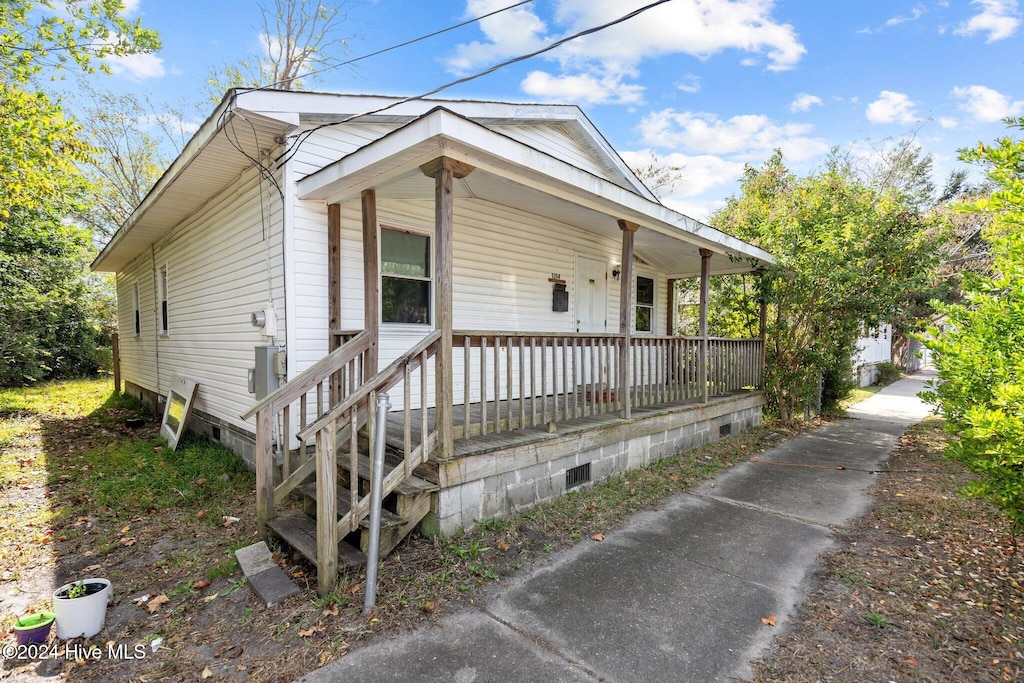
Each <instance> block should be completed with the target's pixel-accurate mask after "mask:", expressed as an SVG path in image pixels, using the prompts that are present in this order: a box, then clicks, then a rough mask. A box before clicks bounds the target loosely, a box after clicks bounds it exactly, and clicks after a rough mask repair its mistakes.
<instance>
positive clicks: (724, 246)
mask: <svg viewBox="0 0 1024 683" xmlns="http://www.w3.org/2000/svg"><path fill="white" fill-rule="evenodd" d="M297 188H298V196H299V198H300V199H302V200H307V201H322V202H325V203H326V204H327V208H328V210H327V226H326V231H327V240H328V255H329V261H328V266H329V269H328V279H329V290H328V291H329V319H330V325H329V330H328V335H329V340H330V352H329V354H328V355H327V356H325V357H324V358H323V359H321V360H320V361H318V362H317V363H315V364H314V365H312V366H310V367H309V368H307V369H306V370H304V371H303V372H302V373H300V374H298V375H297V376H295V377H292V378H291V379H290V381H289V382H288V383H287V384H285V385H284V386H282V387H281V388H280V389H279V390H278V391H276V392H275V393H273V394H271V395H270V396H268V397H266V398H265V399H263V400H262V401H260V402H259V403H257V405H256V406H254V407H253V408H252V409H251V410H250V411H249V412H247V413H246V415H244V416H243V417H246V418H248V417H252V416H255V417H256V441H257V443H256V475H257V514H258V518H259V522H260V524H261V527H262V528H267V527H268V526H269V527H273V528H275V529H277V528H278V527H275V526H274V519H275V517H276V516H277V513H276V509H277V505H278V504H280V503H281V502H282V501H283V500H284V498H285V497H287V496H288V495H289V494H291V493H292V492H293V491H296V490H297V489H299V490H301V487H303V486H305V487H306V490H307V492H308V493H309V495H310V497H312V498H315V501H316V523H315V529H310V530H309V531H308V535H309V536H310V537H311V538H314V539H315V548H310V549H309V553H308V554H310V555H311V558H310V559H311V560H313V561H314V562H315V563H316V564H317V566H318V570H319V580H320V585H321V589H322V590H324V591H328V590H330V588H331V587H332V586H333V584H334V581H335V578H336V573H337V567H338V562H339V552H338V547H339V543H340V542H341V541H342V540H343V539H344V538H345V537H346V536H349V535H350V534H354V533H358V530H359V529H360V525H361V524H362V523H363V519H364V518H365V517H366V515H367V513H368V510H369V494H368V487H367V486H366V481H365V480H366V478H367V477H366V476H364V474H368V472H369V454H371V453H373V452H374V446H375V439H377V438H378V437H377V434H378V433H380V432H379V431H378V430H377V429H376V428H375V427H376V425H375V422H376V420H377V418H376V416H375V411H374V408H375V406H376V405H377V399H378V396H380V395H381V394H384V393H386V394H388V396H389V398H390V401H391V406H392V410H391V412H390V413H389V414H388V416H387V425H386V430H383V431H384V432H385V433H386V437H385V438H386V442H387V450H388V468H387V473H386V475H385V478H384V492H385V496H388V495H389V494H391V493H393V492H399V493H398V495H399V507H401V505H402V503H401V496H402V495H406V494H402V493H401V490H403V487H404V489H405V490H407V491H410V493H409V494H408V495H409V496H413V495H414V493H413V492H414V491H416V492H419V493H415V495H416V496H421V495H422V494H423V493H424V492H425V493H426V494H427V495H430V493H431V489H433V490H434V491H436V490H437V489H440V491H438V492H436V493H433V494H432V495H433V497H432V499H431V501H430V509H431V510H432V511H433V512H434V513H435V516H437V517H438V518H444V517H445V516H446V515H445V510H444V506H445V504H446V503H445V500H446V496H445V490H446V488H449V487H456V486H466V485H472V482H469V481H455V480H454V479H452V478H451V477H450V476H448V475H445V474H444V473H445V472H446V471H454V470H452V469H451V468H450V467H448V464H449V463H456V462H458V461H460V460H466V461H467V462H468V459H473V461H474V463H475V465H474V466H475V467H478V468H479V467H483V468H484V469H485V470H486V469H488V468H491V469H493V470H494V471H495V472H499V471H512V470H508V469H507V468H506V467H505V465H503V464H501V463H500V462H498V461H500V460H501V459H503V458H509V457H510V458H513V459H514V458H515V457H517V456H515V455H509V453H511V452H512V451H514V450H515V449H516V448H518V447H520V446H524V445H527V446H528V445H529V444H537V443H541V442H545V441H546V442H549V445H552V442H550V439H551V438H554V437H551V436H545V435H555V436H564V435H566V434H581V433H587V432H591V431H592V432H593V433H594V434H601V435H603V436H601V437H600V438H598V437H596V436H595V439H597V440H596V441H594V440H591V441H592V443H599V442H600V441H601V439H606V438H613V439H616V440H617V441H616V443H618V444H619V448H620V451H621V449H622V448H627V449H629V448H632V446H630V445H629V441H630V439H633V438H634V437H633V436H632V435H631V434H630V429H631V425H639V424H640V423H641V422H643V423H644V424H647V425H652V424H654V425H656V426H655V427H651V429H655V430H657V429H660V428H661V426H664V428H665V429H664V431H665V433H669V432H672V431H673V430H675V431H679V430H682V429H683V426H674V425H677V424H682V423H678V419H681V418H678V417H672V418H671V419H669V418H666V419H665V420H663V421H662V422H664V425H662V423H661V422H658V423H654V422H649V420H650V419H651V418H652V417H658V416H660V415H662V414H664V415H673V416H679V415H682V414H684V413H686V414H690V413H693V414H694V415H698V414H699V413H700V412H704V413H705V417H707V411H706V410H704V409H703V408H702V406H705V407H707V406H710V405H712V404H717V403H720V404H723V405H728V406H729V410H732V411H733V412H732V413H729V414H736V415H740V414H742V415H743V416H744V417H742V418H741V419H743V420H746V419H747V413H744V412H743V411H748V410H752V409H753V408H754V406H755V404H756V407H757V411H758V413H757V414H758V416H759V414H760V413H759V411H760V402H759V400H760V398H759V396H760V395H759V393H758V392H757V389H758V388H759V387H760V385H761V381H762V366H763V359H764V342H763V339H718V338H710V337H709V336H708V334H707V301H708V296H707V294H708V283H709V281H710V277H711V276H712V275H714V274H726V273H739V272H749V271H754V270H758V269H759V268H762V267H764V265H765V264H767V263H770V262H771V260H772V259H771V256H770V255H768V254H766V253H765V252H763V251H761V250H759V249H757V248H756V247H753V246H751V245H748V244H745V243H743V242H741V241H739V240H735V239H733V238H730V237H728V236H727V235H724V234H723V233H720V232H718V231H715V230H713V229H711V228H710V227H708V226H704V225H701V224H699V223H697V222H696V221H692V220H691V219H689V218H687V217H685V216H682V215H680V214H677V213H675V212H673V211H671V210H669V209H667V208H665V207H664V206H662V205H661V204H659V203H657V202H656V201H655V200H653V197H644V196H641V195H639V194H637V193H636V192H632V191H630V190H627V189H625V188H623V187H622V186H620V185H617V184H614V183H612V182H610V181H607V180H604V179H602V178H600V177H598V176H595V175H593V174H591V173H588V172H587V171H584V170H581V169H580V168H577V167H576V166H573V165H571V164H568V163H566V162H563V161H560V160H558V159H555V158H554V157H550V156H548V155H545V154H542V153H540V152H538V151H537V150H534V149H533V148H531V147H528V146H526V145H524V144H522V143H519V142H516V141H514V140H511V139H510V138H506V137H505V136H502V135H500V134H497V133H494V132H492V131H490V130H488V129H487V128H485V127H483V126H481V125H479V124H476V123H473V122H471V121H468V120H466V119H463V118H461V117H459V116H457V115H455V114H452V113H451V112H448V111H446V110H443V109H438V110H434V111H433V112H430V113H429V114H427V115H425V116H423V117H421V118H420V119H417V120H415V121H414V122H412V123H409V124H407V125H405V126H403V127H402V128H399V129H398V130H396V131H395V132H393V133H391V134H389V135H387V136H385V137H384V138H381V139H380V140H378V141H376V142H373V143H371V144H369V145H367V146H365V147H363V148H361V149H359V150H357V151H356V152H353V153H352V154H350V155H348V156H346V157H344V158H343V159H341V160H339V161H337V162H335V163H334V164H332V165H330V166H327V167H325V168H324V169H323V170H321V171H319V172H317V173H314V174H312V175H310V176H307V177H306V178H304V179H303V180H300V181H299V182H298V183H297ZM354 197H358V198H359V206H360V219H361V228H362V230H361V232H362V234H361V238H362V254H363V258H362V264H361V265H362V272H361V275H362V289H363V297H362V298H363V302H362V303H363V327H362V329H360V330H343V329H340V328H341V321H342V304H341V302H342V297H343V292H342V287H341V282H342V273H341V264H340V259H339V253H340V251H341V249H342V237H341V232H342V219H341V204H342V203H343V202H347V201H350V200H351V199H352V198H354ZM428 197H429V198H432V200H433V209H434V212H433V213H434V221H433V232H432V234H431V235H430V239H431V241H432V245H431V249H430V255H431V259H430V269H429V283H430V290H429V296H428V300H429V304H428V305H429V311H430V315H429V325H428V326H426V327H425V331H424V332H423V333H422V335H421V336H420V337H419V338H418V339H417V340H416V341H415V342H414V343H410V345H409V348H407V349H404V350H403V351H402V352H401V353H400V354H398V355H397V357H395V358H393V359H392V358H388V359H387V360H389V361H390V362H387V363H386V365H385V363H383V362H381V357H382V339H383V338H384V337H383V335H384V334H386V330H387V313H386V312H383V311H382V284H381V283H382V279H383V278H384V277H385V276H386V273H382V261H383V260H384V258H383V256H382V255H381V254H382V251H381V249H382V246H381V244H380V240H381V232H382V225H381V221H380V220H379V217H378V207H380V206H382V205H388V204H397V203H401V202H412V201H423V200H424V199H425V198H428ZM460 197H464V198H466V200H467V201H475V202H481V201H483V202H487V203H489V204H491V205H494V206H501V207H508V206H512V207H517V209H516V210H517V211H523V212H528V213H529V214H531V215H533V216H536V217H541V218H543V219H547V220H550V221H552V223H553V224H561V225H570V226H573V228H574V229H577V230H579V231H582V232H584V233H587V234H592V235H594V237H595V239H597V238H600V239H603V240H608V239H611V238H614V239H615V240H616V241H617V242H618V244H619V249H618V250H617V251H618V253H617V258H616V259H615V261H616V262H615V263H614V264H613V266H611V267H609V268H608V270H609V271H610V274H611V275H612V279H611V280H609V279H608V278H607V276H605V282H604V286H605V287H606V288H608V289H612V288H613V287H614V289H615V290H617V291H616V292H615V293H616V294H617V299H618V311H617V313H618V315H617V316H615V317H613V316H611V315H608V314H607V311H608V309H609V303H608V302H610V301H612V300H613V299H612V297H611V296H610V295H609V294H608V292H607V291H606V292H605V296H606V297H607V298H606V299H604V300H603V304H604V310H605V313H604V314H602V313H601V306H600V305H598V306H597V307H596V308H593V307H592V309H587V308H586V307H585V306H581V305H580V303H579V302H580V299H581V298H582V297H583V296H584V294H583V292H584V290H586V289H587V285H588V283H589V285H595V286H599V285H600V284H601V283H600V282H599V281H598V280H599V276H594V275H591V276H590V277H589V278H588V277H586V276H584V277H582V278H581V277H580V276H579V275H580V274H579V273H576V278H575V280H574V281H573V283H572V284H573V285H574V289H575V292H574V298H575V300H576V306H574V307H573V308H572V310H566V309H564V308H563V309H562V311H561V312H562V313H568V315H566V316H564V317H562V318H557V319H556V320H557V321H558V324H557V325H552V326H553V327H558V328H559V329H549V330H536V329H530V328H529V327H526V328H525V329H515V327H513V328H512V329H483V330H480V329H458V328H456V326H455V319H456V316H457V315H458V312H457V311H456V308H455V305H454V302H455V300H456V299H457V298H458V297H459V296H465V295H466V291H465V290H460V289H459V287H458V286H457V283H456V280H455V278H454V277H453V273H454V271H455V269H456V262H455V260H454V249H453V243H454V238H455V235H456V233H457V232H458V231H459V230H460V225H459V224H457V223H456V221H455V219H454V215H455V210H454V207H455V205H456V203H457V202H458V201H460ZM507 229H508V230H510V231H511V230H514V226H508V228H507ZM501 240H502V234H500V233H496V234H494V235H493V243H492V244H490V248H491V249H500V248H501V246H502V245H501ZM638 266H639V267H646V268H648V269H649V270H650V271H656V272H657V273H659V274H660V275H661V277H660V279H659V278H658V277H651V278H647V280H648V281H649V283H657V284H658V285H659V286H658V288H659V290H660V291H659V292H658V294H657V298H655V295H654V294H653V293H652V294H650V296H649V297H648V293H647V291H645V292H644V294H643V296H642V297H638V292H637V284H638V282H641V283H642V284H643V285H644V286H645V287H648V288H649V287H653V286H655V285H654V284H648V282H643V281H639V280H638V279H637V276H636V274H635V271H634V269H635V267H638ZM550 275H551V277H550V278H546V279H548V283H547V284H546V286H547V287H548V288H549V289H548V290H547V291H548V292H550V294H548V295H546V296H550V297H551V298H550V299H548V304H547V305H549V306H552V307H553V310H556V311H557V310H559V309H558V305H559V303H558V299H557V295H555V294H554V291H553V290H558V286H559V285H562V287H561V289H562V291H563V292H564V291H565V289H566V287H565V285H566V280H567V278H563V277H562V274H561V273H551V274H550ZM684 277H697V278H699V279H700V329H699V334H698V335H697V336H696V337H681V336H677V335H675V334H673V332H674V331H675V328H676V324H675V316H676V308H677V305H676V298H675V292H676V287H675V281H676V280H677V279H679V278H684ZM586 296H591V295H589V294H588V295H586ZM591 298H593V297H592V296H591ZM598 301H599V302H600V301H601V300H600V299H598ZM656 302H657V305H656ZM563 305H565V304H563ZM655 308H657V309H658V310H657V312H655V310H654V309H655ZM588 311H589V312H588ZM595 311H596V312H595ZM616 318H617V319H616ZM462 319H463V320H465V319H466V316H463V318H462ZM654 320H658V321H659V323H658V324H657V325H655V324H654V322H653V321H654ZM573 321H574V322H573ZM519 324H520V325H521V324H522V323H519ZM566 328H568V329H566ZM659 329H660V330H662V331H663V333H661V334H659V333H658V330H659ZM382 365H384V366H385V367H383V368H382V367H381V366H382ZM751 396H754V397H755V398H754V399H753V402H750V401H747V403H750V405H747V403H744V401H745V400H746V399H747V398H748V397H751ZM737 401H738V402H739V403H737ZM740 404H742V405H740ZM736 406H739V407H736ZM734 408H735V410H733V409H734ZM686 419H689V418H686ZM672 420H676V422H673V421H672ZM697 421H701V422H702V423H706V424H705V427H703V428H702V429H705V430H706V429H708V428H709V427H708V426H707V425H709V424H710V423H711V422H713V418H707V419H704V418H700V417H694V420H693V421H692V422H688V423H686V424H695V423H696V422H697ZM658 425H660V426H658ZM645 428H646V427H645ZM654 433H655V432H652V434H654ZM609 435H611V436H609ZM649 437H650V435H648V438H649ZM571 441H572V440H571V439H570V440H569V441H568V442H565V441H561V442H559V443H560V444H562V445H560V446H558V448H562V449H564V448H567V447H571V446H566V445H564V444H565V443H571ZM673 443H675V442H673ZM679 443H682V442H679ZM623 444H625V446H624V445H623ZM604 447H605V445H599V446H598V448H604ZM510 449H511V450H510ZM481 458H483V460H482V461H481ZM627 460H628V459H626V460H623V463H624V465H627V464H628V465H630V466H635V463H627ZM489 461H490V464H488V462H489ZM481 463H483V464H481ZM580 466H582V465H580ZM456 467H457V466H456ZM588 471H589V470H588ZM517 476H518V475H517ZM311 477H312V478H314V479H315V485H310V484H307V483H306V482H307V481H308V480H309V479H310V478H311ZM410 482H411V485H410ZM421 484H422V485H421ZM534 490H536V487H534ZM563 490H564V489H563ZM525 504H529V502H528V501H527V502H526V503H525ZM405 507H406V509H407V510H412V509H413V508H415V510H416V514H417V515H420V517H421V518H422V515H425V514H426V511H425V510H424V504H423V499H422V497H419V498H416V499H415V501H413V500H411V499H410V501H406V505H405ZM396 512H398V511H396ZM398 514H399V516H401V514H400V512H399V513H398ZM463 516H464V515H463ZM403 519H404V521H405V523H406V528H405V531H406V532H407V531H408V530H409V529H411V528H412V526H415V524H416V523H417V522H418V521H419V519H416V520H413V519H411V518H403ZM460 519H462V517H460ZM292 521H294V519H292ZM469 521H470V522H472V520H471V519H470V520H469ZM440 530H442V531H445V530H446V529H443V528H442V529H440ZM279 533H280V531H279Z"/></svg>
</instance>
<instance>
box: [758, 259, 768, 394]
mask: <svg viewBox="0 0 1024 683" xmlns="http://www.w3.org/2000/svg"><path fill="white" fill-rule="evenodd" d="M758 277H759V278H760V283H759V284H760V287H759V289H760V290H761V311H760V313H761V315H760V321H759V330H758V336H760V337H761V357H760V358H759V359H758V360H759V361H760V366H759V367H758V369H757V371H758V377H759V378H760V382H758V385H759V388H761V389H763V388H764V364H765V357H766V356H765V354H766V352H767V350H768V297H767V296H765V293H764V278H765V274H764V271H761V273H760V274H759V275H758Z"/></svg>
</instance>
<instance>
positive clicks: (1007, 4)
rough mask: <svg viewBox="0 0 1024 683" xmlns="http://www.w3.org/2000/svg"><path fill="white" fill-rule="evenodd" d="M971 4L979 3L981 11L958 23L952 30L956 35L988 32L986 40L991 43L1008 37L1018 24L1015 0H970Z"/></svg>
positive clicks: (1018, 15)
mask: <svg viewBox="0 0 1024 683" xmlns="http://www.w3.org/2000/svg"><path fill="white" fill-rule="evenodd" d="M971 4H972V5H979V6H980V7H981V12H980V13H979V14H975V15H974V16H973V17H971V18H970V19H969V20H967V21H966V22H964V23H963V24H960V26H958V27H957V28H956V30H955V31H954V33H956V34H957V35H962V36H973V35H974V34H975V33H988V41H987V42H989V43H993V42H995V41H997V40H1003V39H1004V38H1009V37H1010V36H1012V35H1013V34H1014V33H1015V32H1016V31H1017V27H1018V26H1020V13H1019V12H1018V11H1017V10H1018V6H1017V0H971Z"/></svg>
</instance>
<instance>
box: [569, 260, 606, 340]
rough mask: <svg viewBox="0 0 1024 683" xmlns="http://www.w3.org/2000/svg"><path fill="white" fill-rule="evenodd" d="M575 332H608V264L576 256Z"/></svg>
mask: <svg viewBox="0 0 1024 683" xmlns="http://www.w3.org/2000/svg"><path fill="white" fill-rule="evenodd" d="M576 331H577V332H607V331H608V264H607V263H606V262H605V261H604V260H602V259H599V258H594V257H593V256H584V255H583V254H576Z"/></svg>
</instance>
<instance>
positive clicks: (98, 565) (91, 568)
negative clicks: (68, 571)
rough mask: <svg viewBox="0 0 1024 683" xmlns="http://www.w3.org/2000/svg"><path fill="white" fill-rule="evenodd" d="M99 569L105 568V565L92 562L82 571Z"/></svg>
mask: <svg viewBox="0 0 1024 683" xmlns="http://www.w3.org/2000/svg"><path fill="white" fill-rule="evenodd" d="M97 569H103V565H102V564H90V565H89V566H88V567H86V568H85V569H83V570H82V571H83V572H94V571H96V570H97Z"/></svg>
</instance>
